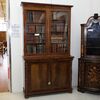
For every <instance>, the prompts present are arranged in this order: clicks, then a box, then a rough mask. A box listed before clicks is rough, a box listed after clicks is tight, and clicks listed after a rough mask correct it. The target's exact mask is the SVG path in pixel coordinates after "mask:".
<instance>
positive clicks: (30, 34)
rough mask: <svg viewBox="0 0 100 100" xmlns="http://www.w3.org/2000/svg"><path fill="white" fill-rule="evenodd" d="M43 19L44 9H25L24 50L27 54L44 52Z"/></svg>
mask: <svg viewBox="0 0 100 100" xmlns="http://www.w3.org/2000/svg"><path fill="white" fill-rule="evenodd" d="M45 19H46V18H45V11H38V10H36V11H35V10H32V11H31V10H28V11H27V13H26V26H25V33H26V34H25V35H26V36H25V37H26V38H25V43H26V49H25V51H26V53H27V54H42V53H44V52H45V24H46V23H45Z"/></svg>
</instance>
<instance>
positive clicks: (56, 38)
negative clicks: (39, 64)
mask: <svg viewBox="0 0 100 100" xmlns="http://www.w3.org/2000/svg"><path fill="white" fill-rule="evenodd" d="M67 48H68V15H67V13H66V12H61V11H54V12H52V19H51V52H52V53H65V52H66V51H67Z"/></svg>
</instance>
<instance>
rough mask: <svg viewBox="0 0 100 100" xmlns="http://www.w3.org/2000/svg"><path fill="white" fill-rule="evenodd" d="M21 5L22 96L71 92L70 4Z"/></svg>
mask: <svg viewBox="0 0 100 100" xmlns="http://www.w3.org/2000/svg"><path fill="white" fill-rule="evenodd" d="M22 4H23V17H24V18H23V19H24V59H25V87H24V89H25V97H28V96H31V95H35V94H43V93H52V92H64V91H66V92H71V91H72V88H71V69H72V67H71V65H72V59H73V57H72V56H70V18H71V7H72V6H66V5H50V4H35V3H22Z"/></svg>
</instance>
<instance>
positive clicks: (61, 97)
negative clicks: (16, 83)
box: [0, 89, 100, 100]
mask: <svg viewBox="0 0 100 100" xmlns="http://www.w3.org/2000/svg"><path fill="white" fill-rule="evenodd" d="M0 100H26V99H25V98H24V95H23V93H16V94H15V93H10V92H7V93H0ZM27 100H100V95H96V94H89V93H80V92H77V90H76V89H74V91H73V93H61V94H52V95H44V96H35V97H30V98H28V99H27Z"/></svg>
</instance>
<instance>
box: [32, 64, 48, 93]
mask: <svg viewBox="0 0 100 100" xmlns="http://www.w3.org/2000/svg"><path fill="white" fill-rule="evenodd" d="M47 72H48V66H47V64H46V63H38V64H37V63H35V64H32V65H31V90H32V91H36V90H42V89H46V88H47V78H48V76H47V75H48V74H47Z"/></svg>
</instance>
